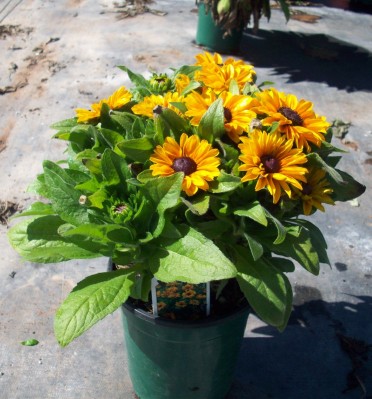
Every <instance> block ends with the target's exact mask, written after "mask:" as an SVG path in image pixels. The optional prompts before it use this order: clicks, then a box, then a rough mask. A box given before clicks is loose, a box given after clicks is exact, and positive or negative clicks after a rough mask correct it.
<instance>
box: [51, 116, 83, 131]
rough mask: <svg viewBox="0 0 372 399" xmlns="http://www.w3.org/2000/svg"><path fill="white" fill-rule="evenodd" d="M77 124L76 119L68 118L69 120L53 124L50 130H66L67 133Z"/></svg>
mask: <svg viewBox="0 0 372 399" xmlns="http://www.w3.org/2000/svg"><path fill="white" fill-rule="evenodd" d="M77 124H78V123H77V118H70V119H64V120H62V121H59V122H56V123H53V124H52V125H51V126H50V128H51V129H55V130H66V131H69V130H70V129H71V128H73V127H74V126H76V125H77Z"/></svg>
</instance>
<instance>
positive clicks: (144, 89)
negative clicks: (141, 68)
mask: <svg viewBox="0 0 372 399" xmlns="http://www.w3.org/2000/svg"><path fill="white" fill-rule="evenodd" d="M118 68H120V69H121V70H123V71H125V72H126V73H127V74H128V77H129V79H130V80H131V82H132V83H134V85H135V86H136V88H137V89H140V92H141V94H142V95H144V96H149V95H150V94H151V91H150V84H149V82H148V81H147V80H146V79H145V78H144V77H143V76H142V75H140V74H137V73H134V72H132V71H131V70H130V69H129V68H127V67H126V66H119V67H118Z"/></svg>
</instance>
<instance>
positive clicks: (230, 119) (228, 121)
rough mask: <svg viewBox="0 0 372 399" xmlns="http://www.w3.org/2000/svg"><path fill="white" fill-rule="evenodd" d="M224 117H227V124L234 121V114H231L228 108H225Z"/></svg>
mask: <svg viewBox="0 0 372 399" xmlns="http://www.w3.org/2000/svg"><path fill="white" fill-rule="evenodd" d="M223 116H224V117H225V121H226V122H227V123H230V122H231V121H232V113H231V111H230V110H229V109H228V108H226V107H224V108H223Z"/></svg>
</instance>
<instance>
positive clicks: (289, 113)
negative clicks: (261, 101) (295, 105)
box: [278, 107, 304, 126]
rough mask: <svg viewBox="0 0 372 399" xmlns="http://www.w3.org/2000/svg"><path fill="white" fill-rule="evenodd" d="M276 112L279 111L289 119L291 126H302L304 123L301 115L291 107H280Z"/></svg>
mask: <svg viewBox="0 0 372 399" xmlns="http://www.w3.org/2000/svg"><path fill="white" fill-rule="evenodd" d="M278 112H280V113H281V114H282V115H284V116H285V117H286V118H287V119H289V120H290V121H291V122H292V125H293V126H302V124H303V123H304V121H303V119H302V118H301V116H300V115H299V114H298V113H297V112H296V111H293V109H291V108H289V107H280V108H279V109H278Z"/></svg>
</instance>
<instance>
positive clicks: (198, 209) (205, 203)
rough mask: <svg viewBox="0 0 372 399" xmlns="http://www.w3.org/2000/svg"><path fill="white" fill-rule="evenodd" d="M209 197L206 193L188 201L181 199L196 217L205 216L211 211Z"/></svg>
mask: <svg viewBox="0 0 372 399" xmlns="http://www.w3.org/2000/svg"><path fill="white" fill-rule="evenodd" d="M209 199H210V197H209V195H206V194H205V193H203V194H201V195H197V196H195V197H193V198H192V199H190V200H188V199H185V198H183V197H181V200H182V202H183V203H184V204H185V205H186V206H187V207H188V208H189V209H190V211H191V212H192V213H194V214H195V215H205V214H206V213H207V212H208V209H209Z"/></svg>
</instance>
